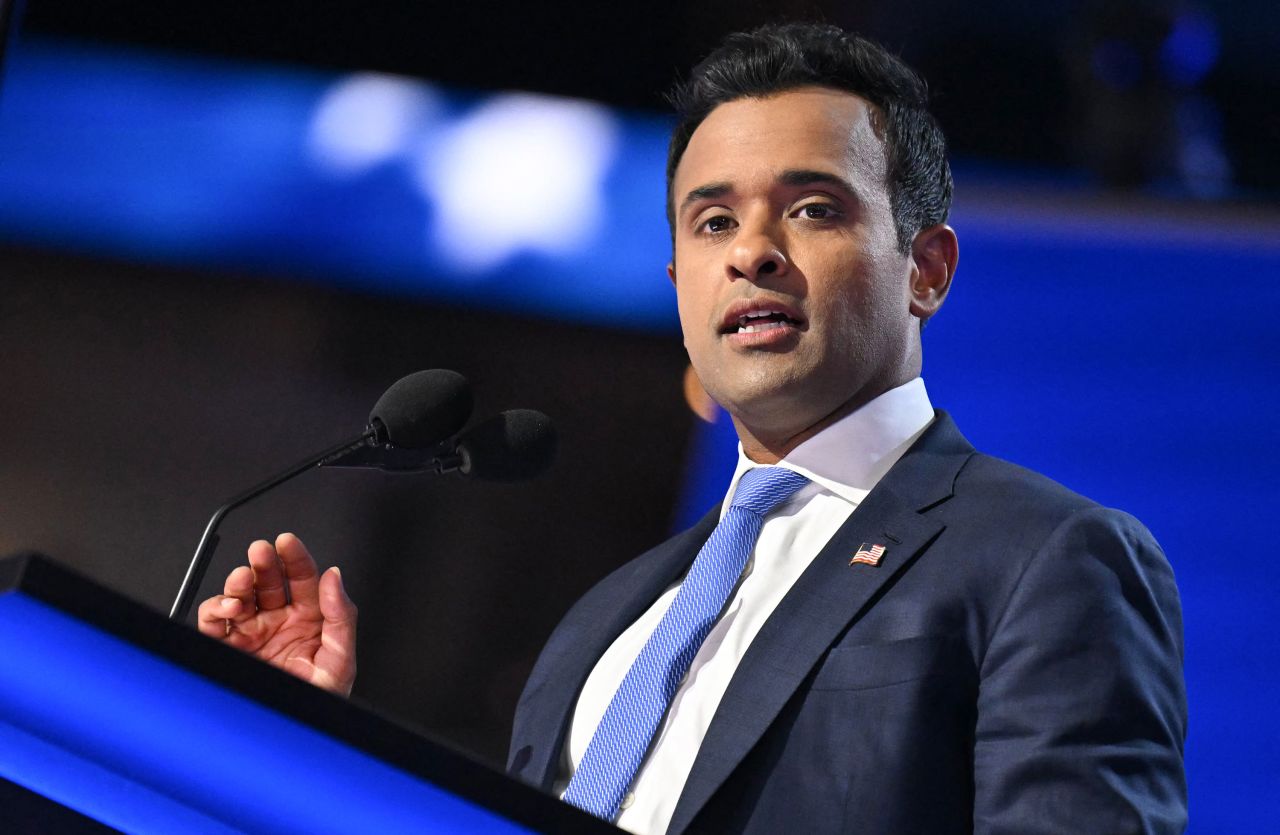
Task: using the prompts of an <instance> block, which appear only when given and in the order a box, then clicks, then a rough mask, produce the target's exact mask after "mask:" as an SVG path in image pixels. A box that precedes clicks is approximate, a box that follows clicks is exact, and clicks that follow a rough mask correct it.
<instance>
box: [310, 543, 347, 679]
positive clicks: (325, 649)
mask: <svg viewBox="0 0 1280 835" xmlns="http://www.w3.org/2000/svg"><path fill="white" fill-rule="evenodd" d="M320 614H321V616H322V617H323V618H324V620H323V622H322V623H321V625H320V649H319V650H318V651H317V652H316V659H315V664H316V668H317V670H318V671H319V672H321V673H322V674H323V675H324V676H325V678H326V679H327V681H324V682H321V683H322V684H323V685H325V686H328V687H329V689H331V690H335V691H337V692H339V693H341V694H342V695H344V696H346V695H349V694H350V693H351V686H352V685H353V684H354V683H355V680H356V616H357V611H356V605H355V604H354V603H352V602H351V598H350V597H348V596H347V590H346V587H345V586H344V585H343V583H342V572H341V571H340V570H339V569H338V568H337V567H336V566H335V567H333V568H331V569H329V570H328V571H326V572H325V573H324V575H323V576H321V578H320Z"/></svg>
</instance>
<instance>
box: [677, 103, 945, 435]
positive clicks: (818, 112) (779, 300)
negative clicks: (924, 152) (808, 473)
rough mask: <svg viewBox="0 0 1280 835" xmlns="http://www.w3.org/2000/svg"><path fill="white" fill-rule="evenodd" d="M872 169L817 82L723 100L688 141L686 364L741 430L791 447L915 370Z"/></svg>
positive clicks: (680, 246)
mask: <svg viewBox="0 0 1280 835" xmlns="http://www.w3.org/2000/svg"><path fill="white" fill-rule="evenodd" d="M885 171H886V159H885V147H884V142H883V140H882V139H881V137H880V136H878V135H877V132H876V130H875V128H874V127H873V125H872V107H871V105H869V104H868V103H867V102H866V101H865V100H863V99H861V98H859V97H858V96H855V95H852V94H849V93H844V92H839V91H836V90H831V89H828V88H821V87H805V88H800V89H798V90H794V91H790V92H786V93H781V94H777V95H773V96H770V97H768V98H763V99H753V98H748V99H739V100H736V101H732V102H728V103H726V104H722V105H720V106H719V107H717V108H716V109H715V110H713V111H712V112H711V114H710V115H709V116H708V117H707V118H706V120H705V121H704V122H703V123H702V124H701V125H699V127H698V129H697V130H696V131H695V132H694V134H693V136H692V138H691V139H690V141H689V146H688V149H687V150H686V151H685V153H684V156H683V158H682V159H681V161H680V165H679V168H678V169H677V170H676V174H675V180H674V184H673V190H672V193H673V200H674V201H675V212H676V215H675V216H676V228H675V257H674V262H673V264H672V267H671V277H672V281H673V282H674V283H675V286H676V296H677V300H678V303H679V309H680V325H681V328H682V329H683V331H684V344H685V348H686V349H687V350H688V352H689V358H690V360H691V361H692V363H693V367H694V370H696V371H697V373H698V376H699V378H700V379H701V380H702V383H703V385H704V386H705V387H706V389H707V391H708V392H709V393H710V394H711V396H712V397H714V398H715V399H716V401H717V402H719V403H720V404H721V405H722V406H724V407H725V408H726V409H728V410H729V412H730V413H731V414H732V415H733V416H734V418H735V420H736V421H737V422H738V425H739V429H740V430H741V429H742V428H743V425H744V424H745V426H746V427H748V428H749V430H750V431H751V432H752V433H754V434H756V435H757V436H761V435H764V436H769V437H772V438H774V439H786V438H792V437H794V436H795V435H797V434H799V433H803V432H804V431H805V430H806V429H809V428H811V427H814V426H816V425H819V424H821V425H825V423H823V422H824V420H826V419H828V418H832V417H833V416H835V417H839V416H842V415H843V414H845V413H847V412H848V411H849V410H850V408H851V407H856V406H858V405H861V404H862V403H864V402H866V401H867V400H870V399H871V398H872V397H874V396H875V395H877V394H879V393H880V392H882V391H885V390H887V389H888V388H892V387H893V386H895V385H898V384H900V383H902V382H905V381H906V380H909V379H911V378H912V377H914V376H915V375H916V374H918V373H919V362H920V359H919V342H918V340H919V320H918V319H916V318H914V317H913V316H912V315H911V311H910V303H911V294H910V292H909V279H910V276H911V259H910V258H909V257H908V256H906V255H903V254H902V253H901V252H899V251H898V247H897V235H896V229H895V226H894V222H893V213H892V211H891V208H890V204H889V192H888V187H887V185H886V182H885ZM761 314H768V315H763V316H762V315H761ZM753 320H754V321H753ZM788 433H790V434H788Z"/></svg>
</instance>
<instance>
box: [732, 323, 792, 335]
mask: <svg viewBox="0 0 1280 835" xmlns="http://www.w3.org/2000/svg"><path fill="white" fill-rule="evenodd" d="M781 327H783V323H782V322H763V323H761V324H759V325H739V326H738V333H756V332H758V331H771V330H773V329H774V328H781Z"/></svg>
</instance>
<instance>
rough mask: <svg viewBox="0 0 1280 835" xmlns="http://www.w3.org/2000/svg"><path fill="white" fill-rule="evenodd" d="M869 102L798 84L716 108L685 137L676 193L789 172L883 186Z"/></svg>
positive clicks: (881, 154)
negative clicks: (826, 174)
mask: <svg viewBox="0 0 1280 835" xmlns="http://www.w3.org/2000/svg"><path fill="white" fill-rule="evenodd" d="M875 114H876V110H875V107H874V105H872V104H870V103H869V102H867V101H866V100H865V99H863V98H862V97H860V96H857V95H854V94H853V93H847V92H844V91H841V90H833V89H830V88H826V87H802V88H800V89H797V90H790V91H787V92H785V93H778V94H775V95H771V96H767V97H764V98H743V99H735V100H733V101H730V102H726V103H724V104H722V105H719V106H718V107H716V108H715V109H714V110H712V111H711V113H710V114H709V115H708V116H707V118H706V119H705V120H703V122H702V124H700V125H699V126H698V129H697V130H695V131H694V132H693V136H692V137H690V139H689V145H688V147H687V148H686V150H685V152H684V155H683V157H681V159H680V165H679V167H678V168H677V169H676V173H675V182H674V192H675V194H674V195H673V196H674V197H675V199H676V201H677V203H678V202H679V200H680V195H682V194H684V193H686V192H687V191H688V190H690V189H693V188H698V187H699V186H701V185H704V184H705V183H710V182H723V183H729V184H732V185H734V186H735V187H743V188H748V187H750V186H751V185H752V184H764V183H768V182H772V181H773V180H774V179H775V178H776V176H777V174H778V173H779V172H782V171H787V170H813V171H829V172H830V173H833V174H838V175H840V176H842V177H844V178H846V179H847V180H849V181H850V182H851V183H853V184H854V185H855V186H858V187H859V189H860V190H863V189H865V190H867V191H874V190H877V189H879V190H883V188H884V183H885V172H886V168H887V158H886V154H885V145H884V139H883V137H882V136H881V135H880V132H879V131H878V130H877V129H876V126H875V125H876V122H875V121H874V120H875V119H877V118H878V116H877V115H875Z"/></svg>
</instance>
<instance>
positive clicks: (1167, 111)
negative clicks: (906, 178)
mask: <svg viewBox="0 0 1280 835" xmlns="http://www.w3.org/2000/svg"><path fill="white" fill-rule="evenodd" d="M27 16H28V28H29V31H30V32H32V33H37V34H54V35H59V36H74V37H83V38H86V39H92V40H96V41H111V42H118V43H128V44H141V45H148V46H156V47H161V48H165V49H177V50H194V51H199V52H204V53H210V54H219V55H235V56H242V57H252V58H265V59H271V60H280V61H288V62H300V63H308V64H312V65H316V66H323V67H329V68H335V69H376V70H382V71H386V72H394V73H403V74H408V75H418V76H423V77H426V78H430V79H434V80H436V81H440V82H443V83H445V84H449V85H454V86H458V87H464V88H471V89H493V90H498V89H524V90H535V91H541V92H547V93H555V94H559V95H566V96H579V97H584V98H589V99H595V100H598V101H602V102H607V103H610V104H615V105H622V106H628V107H640V108H662V107H663V106H664V100H663V94H664V93H665V92H666V91H667V90H668V89H669V88H670V86H671V84H672V83H673V82H675V81H676V80H678V79H679V78H680V77H682V75H683V73H684V72H686V71H687V69H688V68H689V67H691V66H692V65H693V64H694V63H696V62H697V61H698V60H699V59H700V58H701V57H702V56H704V55H705V54H706V53H707V52H708V51H710V50H711V49H712V48H714V46H715V45H716V44H717V43H719V41H720V39H721V38H722V37H723V36H724V35H725V34H726V33H729V32H733V31H738V30H742V29H748V28H751V27H754V26H757V25H759V24H761V23H765V22H771V21H779V20H796V19H801V20H821V21H826V22H829V23H834V24H838V25H840V26H843V27H846V28H849V29H852V30H854V31H857V32H861V33H862V34H864V35H867V36H868V37H871V38H874V39H876V40H878V41H880V42H881V43H883V44H884V45H886V46H887V47H889V48H890V49H892V50H894V51H895V52H897V53H899V54H900V55H901V56H902V57H903V58H904V59H906V60H907V61H908V62H909V63H910V64H911V65H912V66H914V67H916V68H917V69H918V70H920V71H921V72H922V73H923V74H924V76H925V77H926V78H927V79H928V80H929V82H930V85H931V87H932V89H933V91H934V93H935V97H936V101H935V108H934V109H935V112H936V113H937V115H938V117H939V119H940V120H941V121H942V124H943V126H944V127H945V129H946V133H947V137H948V139H949V141H950V143H951V145H952V148H953V151H954V152H955V153H956V154H958V155H959V156H961V157H977V158H987V159H996V160H1004V161H1006V162H1007V161H1017V162H1020V163H1024V164H1033V165H1043V166H1054V167H1061V166H1076V167H1078V168H1079V169H1080V170H1081V171H1082V172H1092V173H1093V174H1094V175H1095V176H1096V177H1097V178H1099V179H1101V180H1103V181H1104V182H1107V183H1111V184H1114V185H1120V186H1126V187H1133V186H1140V185H1143V184H1148V183H1150V182H1153V181H1161V180H1163V179H1166V178H1168V177H1170V176H1171V174H1172V171H1173V169H1174V168H1175V167H1176V161H1175V160H1174V159H1172V157H1173V156H1174V155H1176V150H1175V149H1173V148H1172V147H1171V146H1170V142H1171V141H1172V140H1173V138H1174V136H1175V135H1176V134H1177V133H1178V131H1179V130H1180V128H1179V127H1178V125H1177V124H1175V123H1176V122H1177V120H1178V119H1179V116H1178V115H1177V114H1176V113H1175V110H1176V108H1177V102H1178V100H1179V99H1183V98H1186V97H1187V96H1188V95H1192V94H1193V95H1194V96H1196V97H1197V98H1199V97H1203V98H1204V100H1205V101H1207V102H1209V103H1211V104H1212V106H1213V111H1214V113H1213V115H1211V116H1209V117H1208V118H1209V120H1210V121H1211V122H1212V123H1213V124H1212V125H1210V126H1209V129H1210V130H1211V131H1212V132H1213V133H1214V134H1220V135H1221V138H1222V141H1223V142H1224V144H1225V145H1226V147H1227V148H1228V149H1229V156H1230V158H1231V162H1232V165H1233V168H1234V170H1235V176H1234V186H1235V189H1236V190H1237V191H1238V193H1239V195H1241V196H1245V197H1248V196H1257V195H1259V194H1267V193H1274V192H1276V191H1277V190H1280V155H1277V154H1276V153H1274V149H1275V147H1276V146H1277V143H1280V63H1277V62H1276V60H1275V56H1276V54H1277V53H1278V52H1280V21H1277V14H1276V9H1275V4H1274V3H1273V2H1270V0H1199V2H1183V1H1182V0H1118V1H1113V0H1042V2H1036V3H1025V2H1019V1H1018V0H980V2H974V1H973V0H912V2H895V0H860V2H838V0H821V1H820V2H813V1H812V0H783V1H782V2H759V1H757V2H745V3H684V2H672V1H671V0H667V1H666V2H646V3H600V2H593V0H559V2H556V3H554V4H550V5H547V4H530V3H521V2H517V0H495V1H492V2H478V3H421V2H414V0H373V2H355V0H347V1H346V2H332V1H331V0H330V1H329V2H325V1H324V0H273V2H261V1H260V0H224V2H221V3H190V2H188V3H172V2H164V0H98V2H94V3H82V2H77V0H30V3H29V8H28V11H27ZM1184 20H1192V21H1199V22H1203V23H1205V24H1206V25H1207V26H1208V29H1209V33H1208V37H1209V38H1210V41H1211V42H1212V47H1211V48H1212V49H1213V54H1214V57H1213V58H1212V60H1211V61H1210V66H1209V67H1208V68H1207V69H1206V70H1205V71H1204V72H1203V73H1201V74H1199V75H1198V77H1196V78H1195V81H1194V82H1193V83H1187V82H1186V80H1182V81H1179V80H1177V79H1176V78H1174V77H1171V76H1170V72H1169V70H1168V69H1167V68H1166V67H1164V66H1163V62H1162V48H1163V46H1164V41H1165V39H1167V38H1168V36H1169V35H1170V33H1171V32H1172V31H1173V30H1174V29H1175V27H1176V26H1177V25H1178V23H1179V21H1184ZM1201 41H1203V37H1202V38H1201V39H1200V41H1197V42H1196V44H1192V45H1190V46H1189V47H1188V50H1189V54H1191V55H1192V56H1194V55H1195V54H1196V53H1197V47H1198V46H1199V47H1201V48H1210V46H1209V45H1206V44H1204V43H1201ZM1100 46H1101V47H1105V48H1104V49H1099V47H1100ZM1215 196H1222V195H1215Z"/></svg>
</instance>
